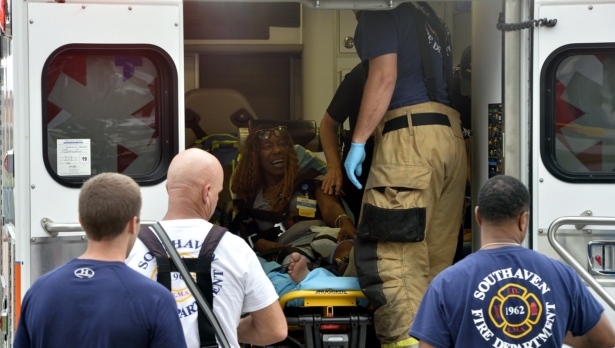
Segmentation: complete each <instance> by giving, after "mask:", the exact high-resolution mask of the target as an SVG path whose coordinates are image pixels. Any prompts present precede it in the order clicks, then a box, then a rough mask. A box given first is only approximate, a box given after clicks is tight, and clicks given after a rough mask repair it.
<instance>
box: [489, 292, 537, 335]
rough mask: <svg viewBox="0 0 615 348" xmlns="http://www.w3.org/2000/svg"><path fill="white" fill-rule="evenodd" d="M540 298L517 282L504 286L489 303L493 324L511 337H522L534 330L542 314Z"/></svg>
mask: <svg viewBox="0 0 615 348" xmlns="http://www.w3.org/2000/svg"><path fill="white" fill-rule="evenodd" d="M542 309H543V307H542V304H541V303H540V300H538V298H537V297H536V296H535V295H534V294H533V293H531V292H529V291H527V289H526V288H524V287H523V286H520V285H517V284H508V285H506V286H504V287H502V288H501V289H500V290H499V291H498V294H497V295H496V296H494V297H493V299H491V303H490V304H489V317H490V318H491V321H492V322H493V324H494V325H495V326H496V327H497V328H499V329H501V330H502V332H503V333H504V334H505V335H506V336H508V337H511V338H521V337H523V336H525V335H527V334H529V333H530V332H531V331H532V328H533V326H534V325H536V324H538V321H539V320H540V316H541V314H542Z"/></svg>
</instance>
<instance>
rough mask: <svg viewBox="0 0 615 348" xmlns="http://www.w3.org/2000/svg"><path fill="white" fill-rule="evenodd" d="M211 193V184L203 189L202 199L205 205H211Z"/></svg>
mask: <svg viewBox="0 0 615 348" xmlns="http://www.w3.org/2000/svg"><path fill="white" fill-rule="evenodd" d="M210 191H211V184H207V185H205V186H204V187H203V192H202V196H203V197H202V199H203V203H205V205H207V204H209V192H210Z"/></svg>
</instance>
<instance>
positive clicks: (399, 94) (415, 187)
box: [344, 2, 466, 347]
mask: <svg viewBox="0 0 615 348" xmlns="http://www.w3.org/2000/svg"><path fill="white" fill-rule="evenodd" d="M357 18H358V25H357V29H356V32H355V44H356V48H357V53H358V54H359V57H360V58H361V61H362V63H363V65H364V66H365V67H366V68H367V69H368V73H367V81H366V83H365V88H364V92H363V98H362V101H361V108H360V111H359V118H358V121H357V125H356V129H355V130H354V134H353V136H352V144H351V148H350V152H349V153H348V156H347V158H346V161H345V163H344V167H345V168H346V172H347V173H348V176H349V179H350V181H351V182H353V183H354V184H355V186H357V187H359V188H361V187H362V185H361V184H360V183H359V182H358V181H357V179H356V176H360V175H361V173H362V167H361V163H362V162H363V160H364V159H365V157H366V153H365V143H366V141H367V139H368V138H369V137H370V136H371V135H372V133H373V135H374V140H375V148H374V154H373V158H372V165H371V168H370V173H369V177H368V179H367V183H366V185H365V186H366V187H365V194H364V196H363V206H362V209H361V211H362V212H361V218H360V222H359V225H358V230H357V238H356V241H355V254H354V255H355V266H356V269H357V275H358V277H359V281H360V283H361V287H362V289H363V290H364V293H365V295H366V296H367V298H368V299H369V300H370V303H371V304H373V305H374V307H376V312H375V315H374V316H375V317H374V325H375V327H376V332H377V334H378V338H379V339H380V342H381V344H382V345H383V347H406V346H412V345H415V344H416V343H417V341H416V340H415V339H413V338H412V337H410V336H408V330H409V329H410V326H411V325H412V321H413V318H414V315H415V314H416V310H417V308H418V307H419V304H420V301H421V298H422V297H423V293H424V292H425V290H426V289H427V285H428V284H429V282H430V281H431V280H432V279H433V278H434V277H435V276H436V275H437V274H438V273H439V272H441V271H442V270H443V269H445V268H446V267H448V266H449V265H451V263H452V261H453V256H454V254H455V249H456V246H457V236H458V233H459V228H460V226H461V219H462V209H463V195H464V188H465V178H466V168H465V164H466V154H465V150H464V141H463V134H462V132H461V126H460V118H459V113H458V112H457V111H455V110H454V109H453V108H451V96H450V92H449V91H450V89H451V87H452V83H451V80H452V62H451V54H452V51H451V46H450V33H449V32H448V29H447V27H446V25H445V24H444V22H442V21H441V20H440V19H439V18H438V17H437V15H436V13H435V12H434V11H433V9H432V8H431V7H430V6H429V5H428V4H427V3H422V2H421V3H416V4H415V3H403V4H400V5H399V6H398V7H397V8H395V9H393V10H387V11H361V12H359V13H358V14H357Z"/></svg>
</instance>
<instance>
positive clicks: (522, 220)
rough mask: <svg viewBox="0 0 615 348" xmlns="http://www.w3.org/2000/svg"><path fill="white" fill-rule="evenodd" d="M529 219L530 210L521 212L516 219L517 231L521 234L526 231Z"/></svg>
mask: <svg viewBox="0 0 615 348" xmlns="http://www.w3.org/2000/svg"><path fill="white" fill-rule="evenodd" d="M529 221H530V212H529V211H527V210H526V211H524V212H523V213H521V215H520V216H519V219H518V220H517V227H518V228H519V231H521V232H522V233H523V234H525V232H526V231H527V226H528V224H529Z"/></svg>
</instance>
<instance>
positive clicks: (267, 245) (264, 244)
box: [254, 238, 290, 253]
mask: <svg viewBox="0 0 615 348" xmlns="http://www.w3.org/2000/svg"><path fill="white" fill-rule="evenodd" d="M289 246H290V244H280V243H276V242H272V241H268V240H266V239H263V238H261V239H259V240H257V241H256V243H254V250H256V251H258V252H259V253H262V252H264V251H267V250H270V249H275V248H286V247H289Z"/></svg>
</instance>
